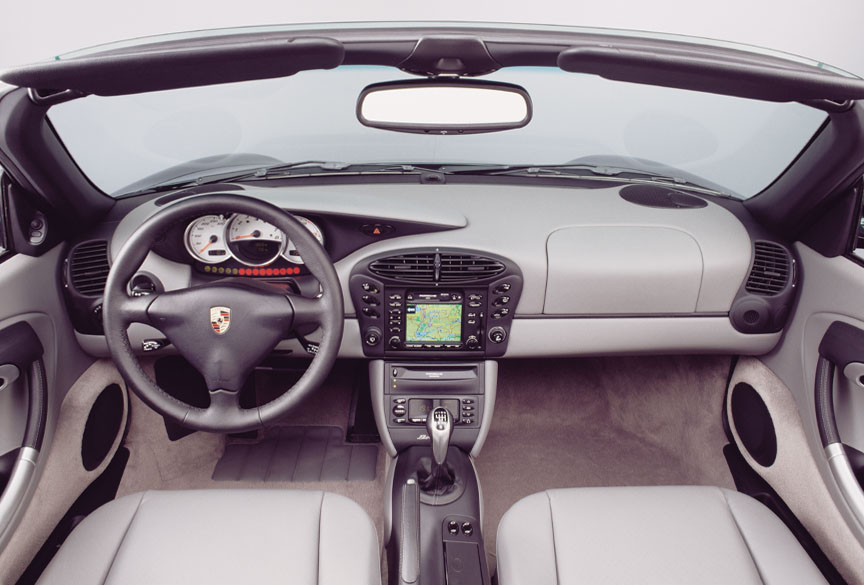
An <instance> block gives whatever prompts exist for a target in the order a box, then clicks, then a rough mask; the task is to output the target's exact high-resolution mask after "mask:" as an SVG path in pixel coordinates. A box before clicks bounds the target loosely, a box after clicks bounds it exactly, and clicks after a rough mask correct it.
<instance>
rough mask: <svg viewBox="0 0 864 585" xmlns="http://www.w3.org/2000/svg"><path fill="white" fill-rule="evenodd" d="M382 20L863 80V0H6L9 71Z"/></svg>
mask: <svg viewBox="0 0 864 585" xmlns="http://www.w3.org/2000/svg"><path fill="white" fill-rule="evenodd" d="M376 20H389V21H393V20H452V21H463V20H464V21H486V22H521V23H540V24H560V25H572V26H596V27H608V28H624V29H633V30H646V31H656V32H665V33H676V34H687V35H693V36H699V37H707V38H716V39H722V40H728V41H735V42H740V43H745V44H752V45H757V46H762V47H768V48H772V49H777V50H781V51H786V52H790V53H794V54H797V55H802V56H805V57H810V58H812V59H816V60H819V61H823V62H825V63H828V64H831V65H834V66H836V67H839V68H841V69H845V70H847V71H850V72H851V73H854V74H856V75H859V76H862V77H864V33H862V30H864V0H829V1H828V2H825V1H815V0H722V1H717V2H704V1H700V0H600V1H599V2H598V1H597V0H591V1H588V0H557V1H555V0H521V1H518V2H517V1H514V0H478V1H473V2H472V1H470V0H468V1H466V0H428V1H427V2H419V1H417V0H330V1H325V2H297V1H296V0H295V1H290V0H281V1H275V0H244V1H242V2H237V1H236V0H228V1H226V0H194V1H183V0H147V1H146V2H138V3H135V4H133V3H130V2H123V1H117V0H75V1H73V2H60V1H58V0H54V1H53V2H27V1H25V0H4V1H3V2H2V4H0V69H5V68H7V67H12V66H14V65H21V64H25V63H30V62H34V61H39V60H43V59H50V58H52V57H53V56H55V55H59V54H63V53H65V52H69V51H72V50H75V49H79V48H84V47H89V46H93V45H97V44H102V43H107V42H111V41H115V40H122V39H127V38H133V37H140V36H148V35H154V34H160V33H166V32H179V31H184V30H201V29H209V28H225V27H233V26H248V25H263V24H289V23H304V22H340V21H376Z"/></svg>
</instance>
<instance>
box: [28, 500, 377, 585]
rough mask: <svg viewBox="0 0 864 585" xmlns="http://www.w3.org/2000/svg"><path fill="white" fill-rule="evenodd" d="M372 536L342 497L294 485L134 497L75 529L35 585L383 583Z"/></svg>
mask: <svg viewBox="0 0 864 585" xmlns="http://www.w3.org/2000/svg"><path fill="white" fill-rule="evenodd" d="M380 582H381V574H380V562H379V553H378V536H377V534H376V532H375V528H374V526H373V524H372V522H371V520H370V519H369V516H368V515H367V514H366V512H365V511H364V510H363V509H362V508H361V507H360V506H359V505H357V504H356V503H355V502H354V501H352V500H349V499H348V498H345V497H343V496H339V495H335V494H330V493H325V492H320V491H301V490H267V489H260V490H241V489H236V490H233V489H232V490H187V491H175V492H170V491H164V492H161V491H153V492H143V493H138V494H132V495H129V496H126V497H123V498H120V499H118V500H115V501H113V502H110V503H108V504H106V505H104V506H102V507H101V508H99V509H98V510H96V511H95V512H93V513H92V514H91V515H90V516H88V517H87V518H86V519H85V520H84V521H83V522H81V524H80V525H79V526H78V527H77V528H75V530H74V531H73V532H72V534H71V535H70V536H69V538H68V539H67V540H66V542H65V543H64V544H63V546H62V547H61V548H60V550H59V551H58V553H57V555H56V556H55V557H54V560H52V561H51V564H50V565H49V566H48V568H47V569H46V570H45V572H44V573H43V575H42V578H41V579H40V580H39V585H60V584H62V585H91V584H92V585H97V584H98V585H102V584H103V583H104V584H105V585H121V584H122V585H165V584H177V585H180V584H183V585H198V584H202V585H203V584H207V585H222V584H224V585H238V584H241V583H254V584H255V585H270V584H273V585H276V584H279V585H285V584H289V583H290V584H292V585H294V584H296V585H307V584H308V585H344V584H345V583H353V584H363V585H380Z"/></svg>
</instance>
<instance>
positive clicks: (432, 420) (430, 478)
mask: <svg viewBox="0 0 864 585" xmlns="http://www.w3.org/2000/svg"><path fill="white" fill-rule="evenodd" d="M426 433H427V434H428V435H429V438H430V439H432V461H431V462H429V460H428V459H426V461H427V462H429V463H427V464H422V463H421V469H419V470H418V472H417V483H418V484H419V485H420V491H421V492H423V493H424V494H426V495H427V496H430V495H431V496H434V497H435V498H439V497H441V496H444V495H445V494H449V493H451V492H453V490H454V489H456V488H457V485H456V484H457V481H458V480H457V478H456V476H455V475H454V473H453V470H452V469H451V468H450V466H449V465H447V449H448V448H449V447H450V436H451V435H452V434H453V415H451V414H450V411H449V410H447V409H446V408H444V407H443V406H438V407H437V408H434V409H432V412H430V413H429V415H428V416H427V417H426ZM421 461H422V460H421ZM426 465H428V467H426ZM457 497H458V496H457Z"/></svg>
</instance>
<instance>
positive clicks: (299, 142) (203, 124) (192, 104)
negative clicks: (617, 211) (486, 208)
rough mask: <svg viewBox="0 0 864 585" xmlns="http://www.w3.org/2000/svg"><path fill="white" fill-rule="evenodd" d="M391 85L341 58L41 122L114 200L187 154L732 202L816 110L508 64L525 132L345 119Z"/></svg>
mask: <svg viewBox="0 0 864 585" xmlns="http://www.w3.org/2000/svg"><path fill="white" fill-rule="evenodd" d="M398 79H416V77H414V76H411V75H408V74H406V73H403V72H401V71H399V70H397V69H394V68H389V67H369V66H344V67H339V68H337V69H334V70H329V71H304V72H301V73H299V74H297V75H294V76H291V77H287V78H283V79H272V80H264V81H254V82H246V83H237V84H227V85H217V86H208V87H199V88H190V89H182V90H173V91H164V92H154V93H148V94H139V95H129V96H118V97H98V96H89V97H86V98H83V99H79V100H74V101H70V102H67V103H63V104H59V105H56V106H54V107H52V108H51V110H50V113H49V117H50V120H51V122H52V124H53V126H54V128H55V130H56V132H57V134H58V135H59V137H60V138H61V140H62V141H63V142H64V144H65V145H66V148H67V149H68V150H69V153H70V154H71V156H72V157H73V158H74V159H75V161H76V162H77V164H78V165H79V166H80V167H81V169H82V170H83V171H84V173H85V174H86V175H87V176H88V177H89V178H90V180H91V181H93V183H94V184H95V185H96V186H97V187H99V188H100V189H102V190H103V191H104V192H106V193H108V194H111V195H113V196H121V195H123V194H127V193H131V192H133V191H136V190H140V189H142V188H146V187H148V186H152V185H156V184H158V183H162V182H166V181H168V180H170V179H172V178H177V177H180V176H185V175H188V174H189V172H190V170H189V167H188V166H187V167H183V166H182V165H184V164H185V163H189V162H190V161H196V160H198V161H199V162H198V163H197V164H195V165H194V169H196V170H197V171H198V172H199V173H201V174H204V173H205V172H208V171H209V172H217V171H224V170H231V169H232V168H237V169H242V168H252V167H255V166H258V165H260V166H266V165H270V164H276V163H280V162H281V163H288V162H295V161H303V160H318V161H338V162H342V163H402V164H404V163H414V164H435V163H439V164H491V165H537V166H542V165H561V164H566V163H568V162H572V161H575V162H585V161H604V160H605V161H608V160H614V164H615V165H617V166H624V167H629V168H635V169H642V170H649V171H655V170H656V172H657V173H660V174H665V175H669V174H670V173H671V172H672V171H673V170H678V171H682V172H683V173H686V174H688V177H690V178H692V177H696V178H698V179H696V180H695V182H699V180H700V179H701V180H702V184H703V185H705V186H709V187H712V188H719V189H720V190H722V191H724V192H726V193H729V194H732V195H734V196H736V197H740V198H747V197H751V196H753V195H755V194H757V193H759V192H760V191H762V190H763V189H764V188H765V187H767V186H768V185H769V184H771V182H772V181H774V179H776V178H777V176H779V175H780V174H781V173H782V172H783V171H784V170H785V169H786V167H787V166H788V165H789V164H790V163H791V162H792V161H793V160H794V159H795V157H796V156H797V155H798V154H799V153H800V152H801V150H802V149H803V148H804V147H805V146H806V144H807V143H808V142H809V140H810V139H811V138H812V136H813V135H814V134H815V133H816V132H817V131H818V130H819V128H820V127H821V125H822V124H823V123H824V121H825V119H826V117H827V114H825V113H824V112H822V111H820V110H817V109H814V108H810V107H806V106H803V105H800V104H796V103H769V102H760V101H755V100H747V99H740V98H733V97H727V96H719V95H712V94H705V93H698V92H692V91H684V90H677V89H669V88H662V87H653V86H647V85H638V84H632V83H622V82H616V81H609V80H605V79H602V78H600V77H596V76H591V75H581V74H573V73H567V72H564V71H561V70H560V69H556V68H545V67H514V68H506V69H502V70H500V71H498V72H496V73H494V74H491V75H487V76H484V77H483V79H488V80H496V81H504V82H509V83H514V84H517V85H520V86H522V87H524V88H525V89H526V90H527V91H528V93H529V94H530V96H531V99H532V101H533V107H534V117H533V119H532V120H531V122H530V123H529V124H528V125H527V126H525V127H524V128H519V129H515V130H508V131H504V132H495V133H488V134H472V135H461V136H459V135H448V136H440V135H422V134H406V133H399V132H392V131H387V130H380V129H374V128H369V127H366V126H363V125H362V124H361V123H360V122H359V121H358V120H357V117H356V114H355V108H356V103H357V96H358V95H359V94H360V92H361V90H362V89H363V88H364V87H365V86H366V85H368V84H370V83H376V82H381V81H389V80H398ZM200 159H204V160H200ZM606 164H611V163H606ZM174 167H177V168H176V169H174ZM172 173H174V174H173V176H172ZM538 180H542V179H538Z"/></svg>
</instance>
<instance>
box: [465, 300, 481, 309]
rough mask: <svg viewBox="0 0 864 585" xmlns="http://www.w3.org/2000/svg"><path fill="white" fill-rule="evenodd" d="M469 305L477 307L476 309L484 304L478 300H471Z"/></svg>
mask: <svg viewBox="0 0 864 585" xmlns="http://www.w3.org/2000/svg"><path fill="white" fill-rule="evenodd" d="M468 306H469V307H471V308H475V309H476V308H477V307H480V306H482V305H481V303H479V302H477V301H471V302H469V303H468Z"/></svg>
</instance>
